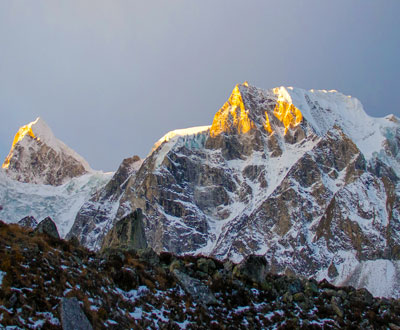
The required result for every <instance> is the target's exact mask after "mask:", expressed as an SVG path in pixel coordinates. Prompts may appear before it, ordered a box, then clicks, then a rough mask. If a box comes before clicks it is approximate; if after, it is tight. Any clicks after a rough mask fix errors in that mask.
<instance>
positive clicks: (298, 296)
mask: <svg viewBox="0 0 400 330" xmlns="http://www.w3.org/2000/svg"><path fill="white" fill-rule="evenodd" d="M293 300H294V301H304V300H305V296H304V293H303V292H298V293H295V294H294V295H293Z"/></svg>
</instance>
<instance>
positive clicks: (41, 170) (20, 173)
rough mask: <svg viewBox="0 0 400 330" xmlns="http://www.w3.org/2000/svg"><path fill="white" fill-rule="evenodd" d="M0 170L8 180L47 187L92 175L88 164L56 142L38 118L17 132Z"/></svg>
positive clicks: (45, 125)
mask: <svg viewBox="0 0 400 330" xmlns="http://www.w3.org/2000/svg"><path fill="white" fill-rule="evenodd" d="M2 167H3V168H4V169H5V170H6V173H7V175H9V176H10V177H11V178H12V179H15V180H18V181H22V182H30V183H41V184H51V185H60V184H63V183H65V182H66V181H67V180H68V179H71V178H73V177H77V176H80V175H83V174H85V173H91V172H93V170H92V169H91V167H90V166H89V164H88V162H87V161H86V160H85V159H84V158H83V157H82V156H80V155H78V154H77V153H76V152H75V151H74V150H72V149H71V148H70V147H68V146H67V145H66V144H65V143H63V142H62V141H60V140H59V139H57V138H56V137H55V136H54V134H53V132H52V130H51V129H50V127H49V126H48V125H47V124H46V122H45V121H44V120H43V119H41V118H40V117H39V118H37V119H36V120H35V121H33V122H31V123H29V124H27V125H25V126H22V127H20V128H19V130H18V131H17V133H16V134H15V137H14V140H13V143H12V146H11V150H10V152H9V154H8V156H7V158H6V159H5V161H4V163H3V165H2Z"/></svg>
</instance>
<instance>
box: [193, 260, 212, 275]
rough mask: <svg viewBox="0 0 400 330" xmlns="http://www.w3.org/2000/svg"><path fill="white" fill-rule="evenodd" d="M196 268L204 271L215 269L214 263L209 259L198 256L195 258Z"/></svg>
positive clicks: (208, 271)
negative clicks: (198, 257)
mask: <svg viewBox="0 0 400 330" xmlns="http://www.w3.org/2000/svg"><path fill="white" fill-rule="evenodd" d="M197 268H199V270H200V271H202V272H204V273H211V272H213V271H214V270H215V268H216V267H215V263H214V261H212V260H211V259H206V258H200V259H199V260H197Z"/></svg>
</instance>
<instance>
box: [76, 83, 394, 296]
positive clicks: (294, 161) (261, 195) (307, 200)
mask: <svg viewBox="0 0 400 330" xmlns="http://www.w3.org/2000/svg"><path fill="white" fill-rule="evenodd" d="M399 147H400V124H399V121H398V119H397V118H396V117H394V116H392V115H390V116H387V117H385V118H371V117H369V116H368V115H367V114H366V113H365V111H364V109H363V107H362V105H361V103H360V102H359V101H358V100H357V99H356V98H354V97H350V96H346V95H343V94H341V93H339V92H337V91H317V90H311V91H305V90H302V89H297V88H285V87H279V88H274V89H270V90H262V89H259V88H257V87H254V86H251V85H249V84H248V83H244V84H241V85H237V86H236V87H235V88H234V90H233V92H232V94H231V96H230V97H229V99H228V100H227V102H226V103H225V104H224V105H223V106H222V108H221V109H220V110H219V111H218V112H217V113H216V115H215V117H214V119H213V121H212V124H211V126H206V127H198V128H191V129H183V130H176V131H173V132H170V133H168V134H167V135H165V136H164V137H163V138H161V139H160V140H159V141H158V142H157V143H156V144H155V146H154V148H153V150H152V152H151V153H150V154H149V155H148V157H147V158H146V159H144V160H143V161H142V162H140V166H139V167H138V168H135V170H132V171H130V170H128V171H124V175H123V176H122V177H123V180H124V181H123V184H122V185H114V188H112V189H111V190H108V191H107V190H105V189H103V190H102V191H100V192H99V195H100V196H113V197H111V198H100V199H96V200H91V201H89V202H88V203H86V204H85V205H84V206H83V207H82V208H81V210H80V211H79V212H78V216H77V217H76V219H75V224H74V226H73V228H72V230H71V233H70V234H71V235H74V236H76V237H78V238H79V240H80V241H81V242H82V243H83V244H84V245H86V246H87V247H90V248H91V249H95V250H97V249H99V248H100V247H101V244H102V240H103V237H104V235H105V233H106V232H107V231H108V230H110V229H111V228H112V226H113V224H115V223H117V221H118V220H120V219H122V218H124V217H125V216H126V215H128V214H130V213H132V212H133V211H134V210H136V209H137V208H140V209H142V211H143V217H144V219H143V222H144V228H145V233H146V239H147V242H148V245H149V246H150V247H152V248H153V249H154V250H155V251H157V252H161V251H170V252H172V253H175V254H178V255H187V254H191V255H198V254H202V255H207V256H212V257H214V258H217V259H219V260H228V259H229V260H232V261H234V262H240V261H241V260H243V259H244V258H245V257H246V256H248V255H252V254H256V255H261V256H264V257H265V259H266V262H267V264H268V271H271V272H277V273H285V274H287V275H290V274H299V275H302V276H305V277H309V276H313V277H314V278H316V279H318V280H322V279H324V278H326V279H328V280H329V281H330V282H332V283H334V284H336V285H352V286H354V287H357V288H362V287H364V288H368V290H370V291H371V292H372V293H373V295H375V296H387V297H400V262H399V258H400V254H399V251H400V250H399V249H400V236H399V233H400V231H399V230H400V221H399V206H400V204H399V201H400V200H399V188H398V178H399V177H400V162H399V159H400V158H399V157H400V155H399V150H400V149H399ZM138 164H139V163H138ZM126 166H127V165H126V164H124V163H123V164H122V165H121V167H122V168H125V167H126ZM117 173H118V172H117ZM122 177H121V178H122ZM113 180H114V181H115V182H120V181H121V180H120V179H118V177H117V176H115V177H114V179H112V181H113ZM110 182H111V181H110Z"/></svg>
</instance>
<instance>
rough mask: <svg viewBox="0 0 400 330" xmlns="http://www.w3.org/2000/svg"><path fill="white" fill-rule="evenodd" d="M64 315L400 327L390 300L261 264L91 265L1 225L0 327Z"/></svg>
mask: <svg viewBox="0 0 400 330" xmlns="http://www.w3.org/2000/svg"><path fill="white" fill-rule="evenodd" d="M66 298H76V299H66ZM74 302H75V303H74ZM71 306H72V307H71ZM61 312H62V313H63V315H64V319H63V321H61ZM72 312H74V313H77V314H76V315H75V318H80V319H82V320H84V319H87V321H88V323H90V325H91V326H93V328H94V329H108V328H109V329H128V328H150V329H160V328H161V329H227V328H234V329H255V328H257V329H260V328H279V329H293V328H303V329H322V328H324V329H337V328H346V327H347V328H354V329H358V328H363V329H366V328H373V329H387V328H390V329H398V326H400V317H399V315H400V301H399V300H395V299H377V298H373V297H372V296H371V294H370V293H369V292H368V291H367V290H365V289H361V290H355V289H354V288H352V287H342V288H336V287H334V286H332V285H330V284H329V283H328V282H326V281H322V282H319V283H318V282H316V281H315V280H307V279H305V278H299V277H294V276H284V275H274V274H271V273H268V272H267V264H266V262H265V259H264V258H261V257H254V256H252V257H248V258H246V259H245V260H244V261H243V262H242V263H241V264H239V265H235V264H233V263H232V262H225V263H222V262H221V261H218V260H215V259H212V258H206V257H201V256H199V257H194V256H186V257H176V256H174V255H172V254H170V253H161V254H160V255H157V254H155V253H154V252H153V251H152V250H151V249H146V250H139V251H133V250H131V251H125V252H121V251H115V250H114V251H113V250H108V251H106V252H104V253H103V254H101V255H99V254H97V255H96V254H95V253H93V252H91V251H89V250H86V249H84V248H83V247H80V246H78V245H76V242H75V243H73V242H72V241H71V242H67V241H64V240H60V239H56V238H53V237H51V236H47V235H46V234H45V233H43V234H39V233H33V232H31V231H29V230H28V229H24V228H22V227H19V226H18V225H7V224H4V223H3V222H0V325H2V326H4V327H8V326H9V327H10V328H13V329H26V328H31V329H60V328H61V327H62V326H65V324H64V323H63V322H66V321H65V314H69V315H70V314H71V313H72ZM82 312H83V313H84V314H81V313H82ZM82 315H83V316H82ZM85 322H86V321H85Z"/></svg>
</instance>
